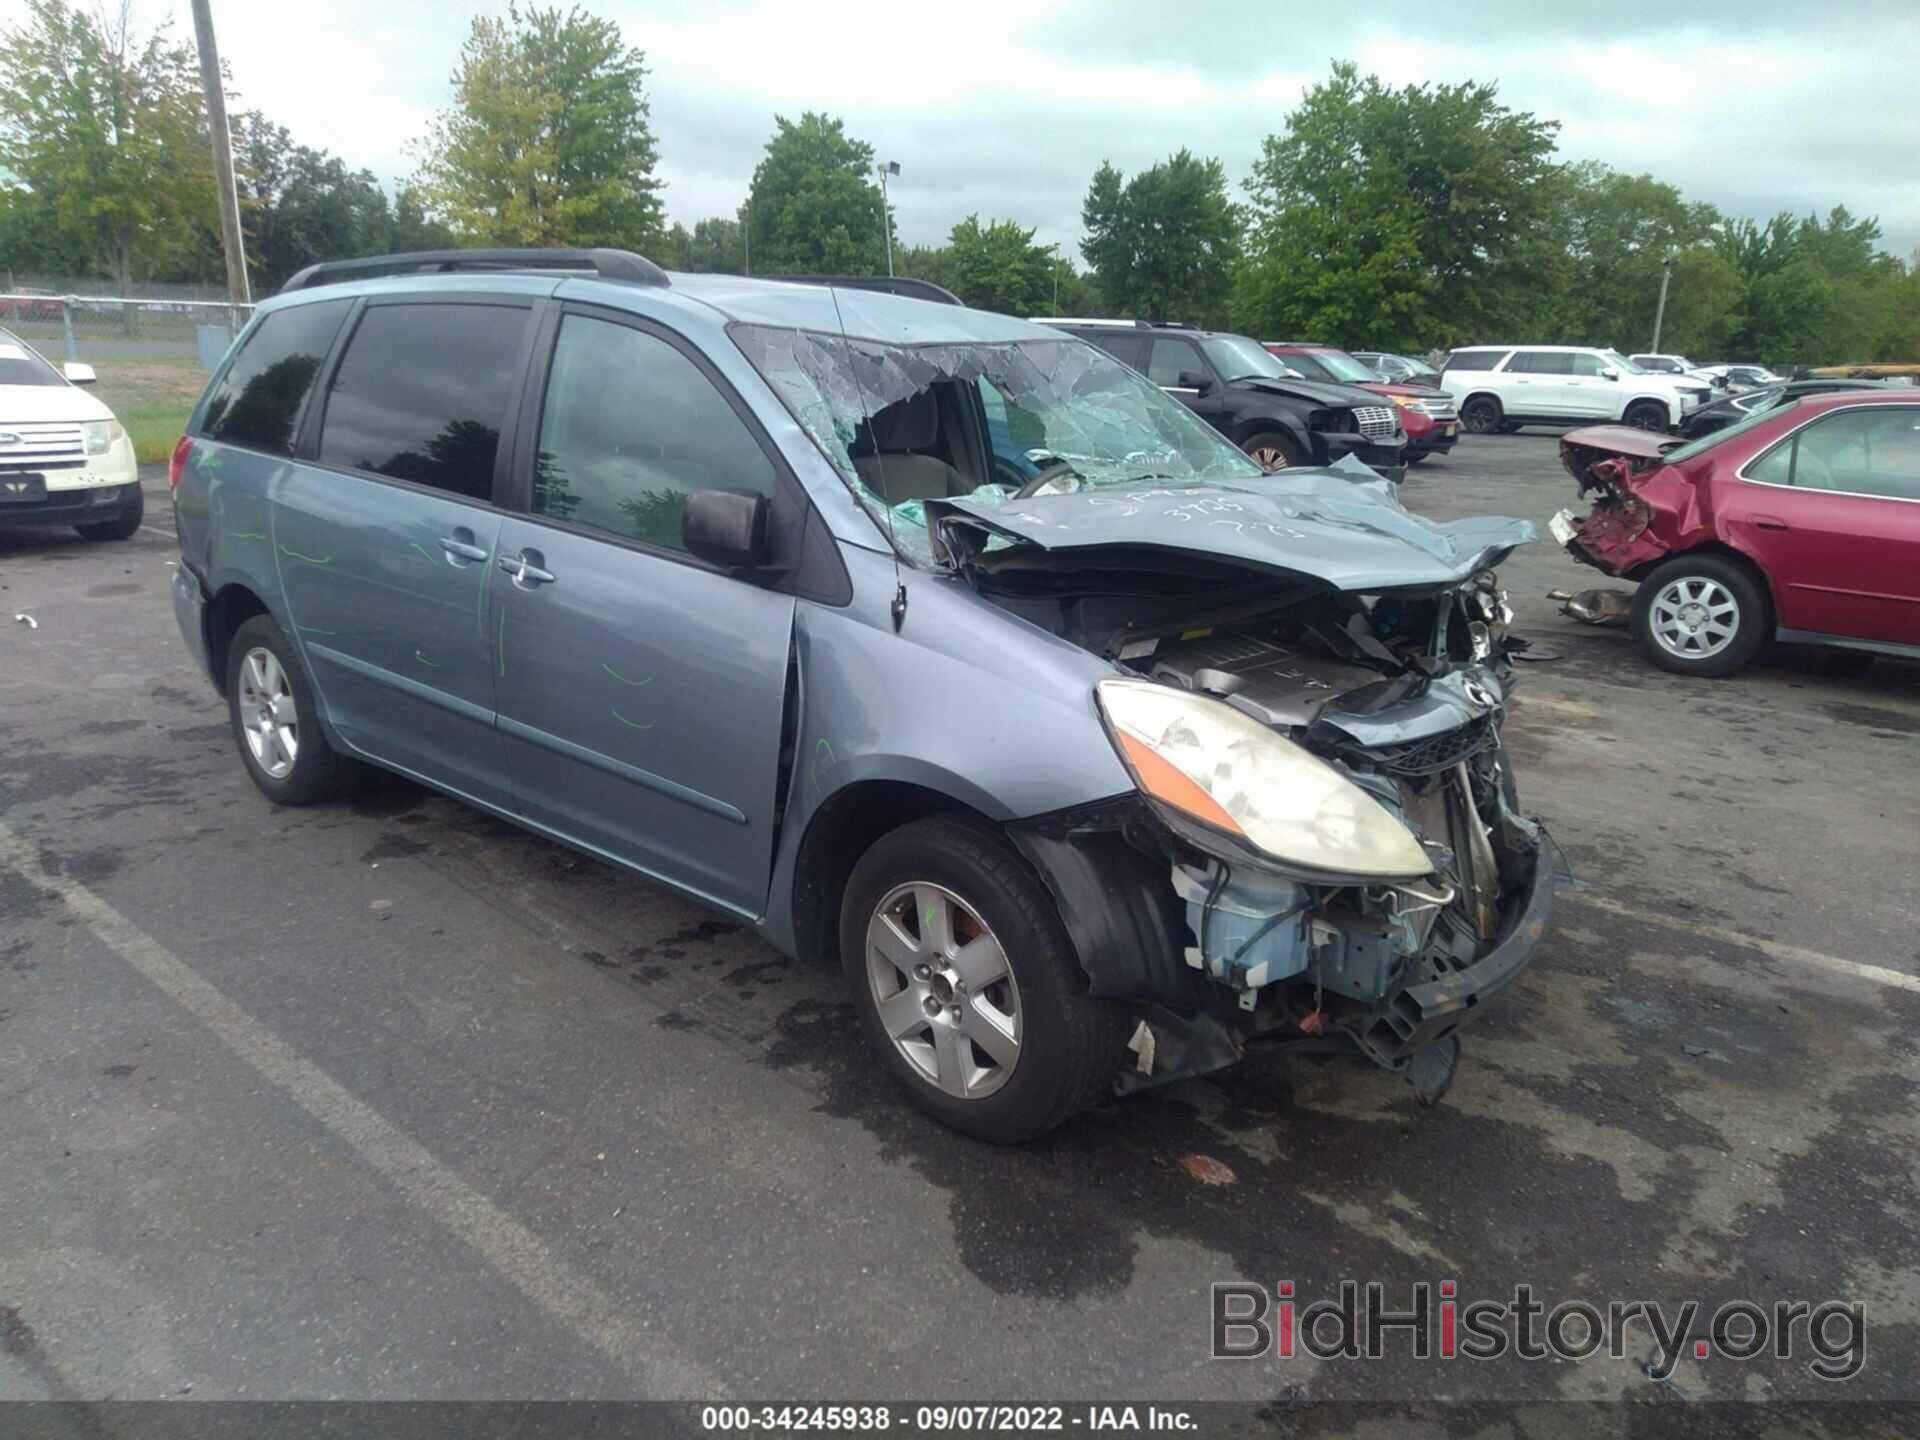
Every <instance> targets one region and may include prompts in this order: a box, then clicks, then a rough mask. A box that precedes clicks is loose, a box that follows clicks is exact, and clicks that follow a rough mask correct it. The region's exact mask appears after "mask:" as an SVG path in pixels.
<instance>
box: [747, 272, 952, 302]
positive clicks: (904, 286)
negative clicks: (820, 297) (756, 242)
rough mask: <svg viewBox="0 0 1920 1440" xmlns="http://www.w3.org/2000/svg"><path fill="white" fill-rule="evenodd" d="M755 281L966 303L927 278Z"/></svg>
mask: <svg viewBox="0 0 1920 1440" xmlns="http://www.w3.org/2000/svg"><path fill="white" fill-rule="evenodd" d="M753 278H754V279H756V280H780V281H784V282H785V283H787V284H789V285H832V286H834V287H835V288H837V289H841V290H878V291H879V292H880V293H881V294H883V295H898V296H900V297H902V298H903V299H907V300H931V301H933V302H934V303H935V304H938V305H965V304H966V303H967V302H966V301H964V300H962V299H961V298H960V297H959V296H958V295H956V294H954V293H953V292H952V291H951V290H949V289H947V288H946V286H944V285H936V284H934V283H933V281H931V280H916V279H914V278H913V277H912V276H910V275H756V276H754V277H753Z"/></svg>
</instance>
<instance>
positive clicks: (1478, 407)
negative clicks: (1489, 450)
mask: <svg viewBox="0 0 1920 1440" xmlns="http://www.w3.org/2000/svg"><path fill="white" fill-rule="evenodd" d="M1460 425H1461V428H1463V429H1464V430H1466V431H1467V432H1468V433H1469V434H1473V435H1488V434H1491V433H1492V432H1493V431H1494V430H1496V429H1498V428H1499V425H1500V407H1499V406H1498V405H1496V404H1494V403H1493V401H1491V400H1469V401H1468V402H1467V403H1466V405H1465V406H1463V407H1462V408H1461V411H1460Z"/></svg>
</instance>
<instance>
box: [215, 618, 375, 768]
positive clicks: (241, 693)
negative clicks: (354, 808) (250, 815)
mask: <svg viewBox="0 0 1920 1440" xmlns="http://www.w3.org/2000/svg"><path fill="white" fill-rule="evenodd" d="M227 716H228V720H229V722H230V723H231V724H232V726H233V739H234V744H235V745H237V746H238V747H239V750H240V759H241V762H242V763H243V764H245V765H246V767H247V773H248V774H249V775H251V776H252V777H253V783H254V784H256V785H258V786H259V787H260V791H261V793H262V794H263V795H265V796H266V797H267V798H268V799H269V800H271V801H273V803H274V804H276V805H314V804H318V803H319V802H320V801H322V800H331V799H333V798H334V797H335V796H337V795H341V794H344V793H345V792H346V791H348V790H350V789H351V788H352V787H353V782H354V780H355V779H356V778H357V776H358V767H357V766H356V765H355V764H354V762H353V761H351V760H349V759H347V758H346V757H345V756H343V755H341V754H339V753H338V752H337V751H335V750H334V748H333V747H332V746H331V745H329V744H328V743H327V737H326V736H325V735H324V734H322V733H321V731H320V720H319V707H318V706H317V705H316V704H315V702H314V696H313V686H312V684H311V683H310V682H309V681H308V679H307V672H306V671H305V670H304V669H303V668H302V667H301V664H300V657H299V656H297V655H296V654H294V650H293V646H292V645H291V644H289V643H288V641H287V637H286V636H285V635H284V634H282V633H281V631H280V627H279V626H278V625H276V624H274V623H273V619H272V617H270V616H267V615H256V616H254V617H253V618H252V619H251V620H248V621H247V622H246V623H245V624H243V625H242V626H241V627H240V628H239V629H238V630H237V631H235V632H234V636H233V642H232V644H231V645H230V646H229V647H228V649H227Z"/></svg>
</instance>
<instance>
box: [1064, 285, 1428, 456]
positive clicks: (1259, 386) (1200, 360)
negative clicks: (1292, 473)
mask: <svg viewBox="0 0 1920 1440" xmlns="http://www.w3.org/2000/svg"><path fill="white" fill-rule="evenodd" d="M1035 323H1036V324H1039V325H1051V326H1053V327H1054V328H1055V329H1057V330H1064V331H1066V332H1067V334H1069V335H1073V336H1075V337H1077V338H1079V339H1081V340H1085V341H1087V342H1088V343H1089V344H1092V345H1097V346H1099V347H1100V348H1101V349H1102V350H1104V351H1106V352H1107V353H1108V354H1109V355H1111V356H1113V357H1114V359H1116V360H1118V361H1120V362H1121V363H1122V364H1123V365H1130V366H1132V367H1133V368H1134V369H1135V370H1138V371H1139V372H1140V373H1141V374H1143V375H1145V376H1146V377H1147V378H1148V379H1149V380H1151V381H1152V382H1153V383H1154V384H1156V385H1158V386H1159V387H1160V388H1161V389H1162V390H1164V391H1166V392H1167V394H1169V395H1171V396H1173V397H1174V398H1175V399H1176V400H1180V401H1182V402H1184V403H1185V404H1186V406H1187V408H1188V409H1190V410H1192V411H1193V412H1194V413H1195V414H1197V415H1200V416H1202V417H1203V418H1204V419H1205V420H1206V421H1207V422H1208V423H1209V424H1210V425H1212V426H1213V428H1214V429H1216V430H1218V431H1219V432H1220V433H1221V434H1223V435H1225V436H1226V437H1227V438H1228V439H1229V440H1231V441H1233V443H1234V444H1236V445H1238V446H1239V447H1240V448H1241V449H1242V450H1245V451H1246V452H1247V453H1248V454H1249V455H1251V456H1253V458H1254V459H1256V460H1258V461H1259V462H1260V463H1261V464H1262V465H1265V466H1266V467H1267V468H1268V469H1270V470H1279V469H1283V468H1285V467H1287V466H1291V465H1331V464H1332V463H1333V462H1334V461H1336V460H1338V459H1339V458H1340V457H1341V456H1342V455H1356V456H1358V457H1359V458H1360V459H1361V460H1363V461H1365V462H1366V463H1367V464H1368V465H1371V466H1372V467H1373V468H1374V469H1375V470H1378V471H1379V472H1380V473H1381V474H1383V475H1385V476H1387V477H1388V478H1389V479H1392V480H1398V479H1399V478H1400V477H1401V474H1402V473H1403V468H1404V467H1403V463H1402V454H1403V452H1404V451H1405V449H1406V445H1407V436H1406V431H1405V430H1403V429H1402V428H1401V425H1400V417H1399V415H1398V414H1397V413H1396V412H1395V410H1394V407H1393V406H1392V405H1390V404H1388V403H1387V402H1386V401H1385V400H1383V399H1382V398H1381V397H1380V396H1378V395H1374V394H1371V393H1369V392H1368V391H1365V390H1361V389H1359V388H1358V387H1356V386H1353V385H1338V384H1331V383H1328V382H1325V381H1320V380H1303V379H1301V378H1300V377H1299V376H1298V375H1296V374H1294V373H1293V372H1292V371H1290V370H1289V369H1288V368H1287V367H1286V366H1285V365H1284V364H1282V363H1281V362H1280V361H1279V360H1276V359H1275V358H1274V357H1273V356H1272V355H1269V354H1268V353H1267V350H1266V347H1265V346H1263V345H1262V344H1261V343H1260V342H1259V341H1258V340H1250V339H1248V338H1247V337H1246V336H1245V335H1227V334H1223V333H1221V332H1219V331H1216V330H1196V329H1194V328H1193V327H1192V326H1191V325H1176V324H1161V325H1156V324H1153V323H1152V322H1150V321H1146V320H1078V319H1072V318H1059V319H1047V320H1037V321H1035Z"/></svg>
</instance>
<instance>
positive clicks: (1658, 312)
mask: <svg viewBox="0 0 1920 1440" xmlns="http://www.w3.org/2000/svg"><path fill="white" fill-rule="evenodd" d="M1672 279H1673V256H1671V255H1669V256H1667V258H1666V259H1664V260H1662V261H1661V262H1660V303H1659V304H1658V305H1657V306H1655V307H1654V311H1653V353H1654V354H1656V355H1658V354H1659V353H1660V322H1661V321H1663V320H1665V319H1666V318H1667V282H1668V281H1670V280H1672Z"/></svg>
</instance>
